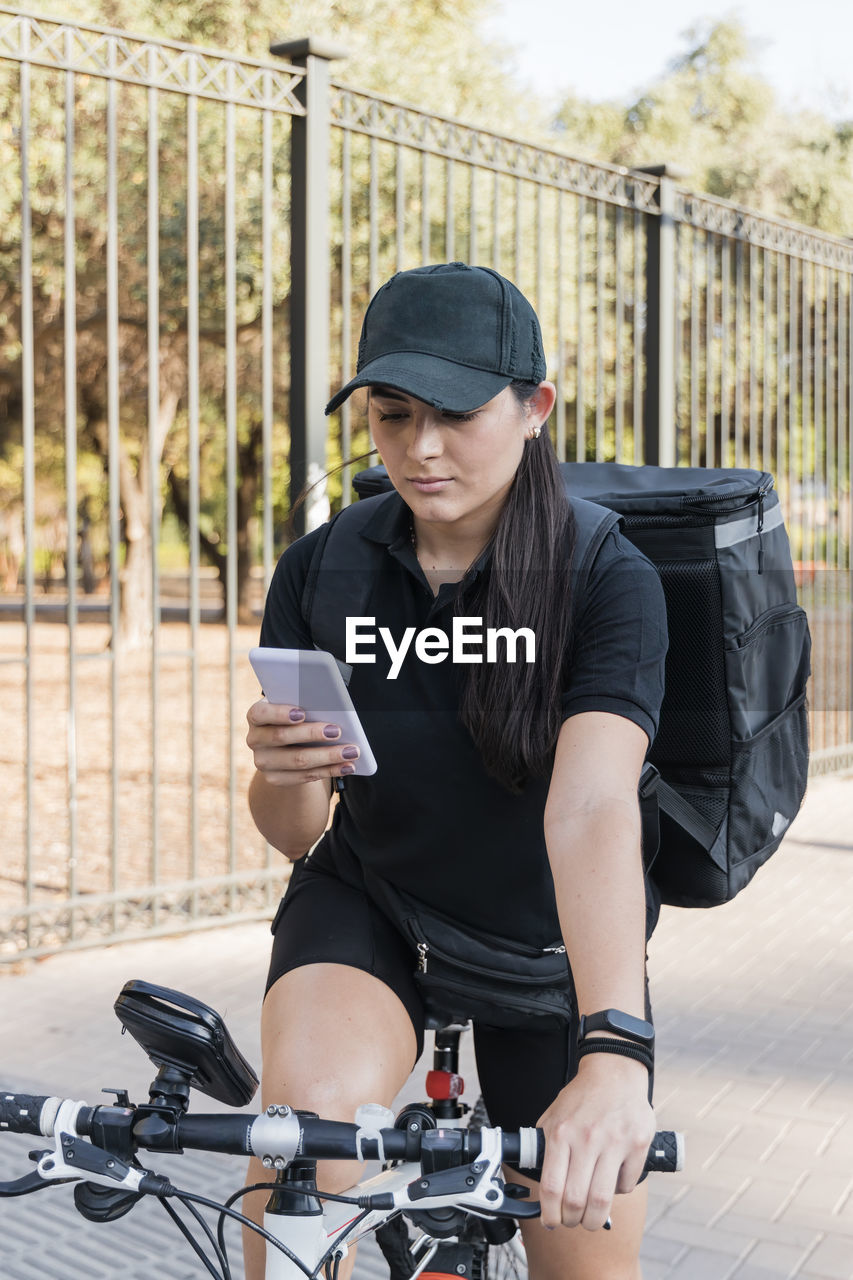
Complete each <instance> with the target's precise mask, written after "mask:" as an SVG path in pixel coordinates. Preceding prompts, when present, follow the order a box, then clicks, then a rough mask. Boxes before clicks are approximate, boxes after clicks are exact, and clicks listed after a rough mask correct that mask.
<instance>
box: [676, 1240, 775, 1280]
mask: <svg viewBox="0 0 853 1280" xmlns="http://www.w3.org/2000/svg"><path fill="white" fill-rule="evenodd" d="M736 1266H737V1259H736V1258H733V1257H732V1255H731V1254H729V1253H722V1252H719V1251H717V1250H714V1249H701V1248H696V1249H691V1250H690V1251H689V1252H688V1253H687V1254H685V1256H684V1257H683V1258H682V1259H681V1260H680V1261H679V1262H677V1263H676V1264H675V1265H674V1266H673V1267H671V1268H670V1270H669V1271H668V1272H667V1273H666V1280H730V1277H731V1276H732V1275H733V1274H734V1268H735V1267H736ZM773 1280H779V1277H778V1276H775V1277H774V1278H773Z"/></svg>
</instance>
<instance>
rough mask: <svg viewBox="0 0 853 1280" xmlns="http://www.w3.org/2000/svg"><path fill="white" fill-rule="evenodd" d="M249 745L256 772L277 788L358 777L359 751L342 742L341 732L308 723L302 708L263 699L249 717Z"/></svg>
mask: <svg viewBox="0 0 853 1280" xmlns="http://www.w3.org/2000/svg"><path fill="white" fill-rule="evenodd" d="M246 719H247V720H248V722H249V732H248V733H247V734H246V743H247V745H248V747H249V749H250V750H251V752H252V754H253V755H254V757H255V768H256V769H257V770H258V772H259V773H260V774H261V775H262V776H263V777H264V778H265V779H266V781H267V782H270V783H272V784H273V786H277V787H297V786H301V785H302V784H303V783H306V782H319V781H321V780H322V779H324V778H339V777H346V776H347V775H348V774H351V773H355V761H356V760H357V759H358V756H359V750H358V747H356V746H354V745H353V744H352V743H348V742H341V740H340V739H341V728H340V725H337V724H325V723H323V722H322V721H319V720H306V719H305V712H304V710H303V709H302V707H294V706H291V705H289V704H286V703H278V702H267V700H266V698H261V699H260V701H259V702H255V703H253V704H252V706H251V707H249V710H248V711H247V713H246Z"/></svg>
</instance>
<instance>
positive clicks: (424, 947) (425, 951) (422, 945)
mask: <svg viewBox="0 0 853 1280" xmlns="http://www.w3.org/2000/svg"><path fill="white" fill-rule="evenodd" d="M417 950H418V968H417V971H418V973H428V972H429V953H430V944H429V943H428V942H419V943H418V944H417ZM540 951H541V954H542V955H555V956H564V955H565V954H566V948H565V946H563V945H560V946H553V947H542V948H541V949H540ZM440 954H441V953H440V952H439V955H440ZM444 959H445V961H446V963H447V964H449V965H452V966H455V967H456V968H459V969H464V968H470V969H471V970H472V971H473V972H479V973H485V972H486V970H484V969H482V968H481V967H480V966H479V965H465V964H463V963H462V961H460V960H457V959H456V958H455V957H454V956H446V957H444ZM539 980H540V979H538V978H528V977H523V978H518V979H517V981H519V982H538V981H539Z"/></svg>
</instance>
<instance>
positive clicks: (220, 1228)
mask: <svg viewBox="0 0 853 1280" xmlns="http://www.w3.org/2000/svg"><path fill="white" fill-rule="evenodd" d="M277 1185H278V1183H276V1182H252V1183H250V1184H249V1185H248V1186H245V1187H241V1188H240V1190H239V1191H235V1192H234V1194H233V1195H231V1196H229V1197H228V1199H227V1200H226V1201H225V1204H224V1205H223V1207H222V1209H220V1211H219V1216H218V1218H217V1220H216V1239H217V1240H218V1241H219V1247H220V1249H221V1250H222V1252H223V1253H224V1254H225V1255H226V1257H227V1250H226V1248H225V1219H226V1217H227V1212H226V1211H227V1210H228V1209H230V1208H231V1206H232V1205H234V1204H236V1203H237V1201H238V1200H241V1199H242V1198H243V1196H248V1195H250V1194H251V1193H252V1192H253V1191H272V1190H273V1189H274V1188H275V1187H276V1186H277Z"/></svg>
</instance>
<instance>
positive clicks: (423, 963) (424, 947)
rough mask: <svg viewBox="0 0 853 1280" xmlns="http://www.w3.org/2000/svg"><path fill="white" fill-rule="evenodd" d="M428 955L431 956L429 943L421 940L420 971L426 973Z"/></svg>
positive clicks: (419, 953) (419, 947) (419, 951)
mask: <svg viewBox="0 0 853 1280" xmlns="http://www.w3.org/2000/svg"><path fill="white" fill-rule="evenodd" d="M428 956H429V945H428V944H427V943H426V942H419V943H418V973H426V971H427V958H428Z"/></svg>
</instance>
